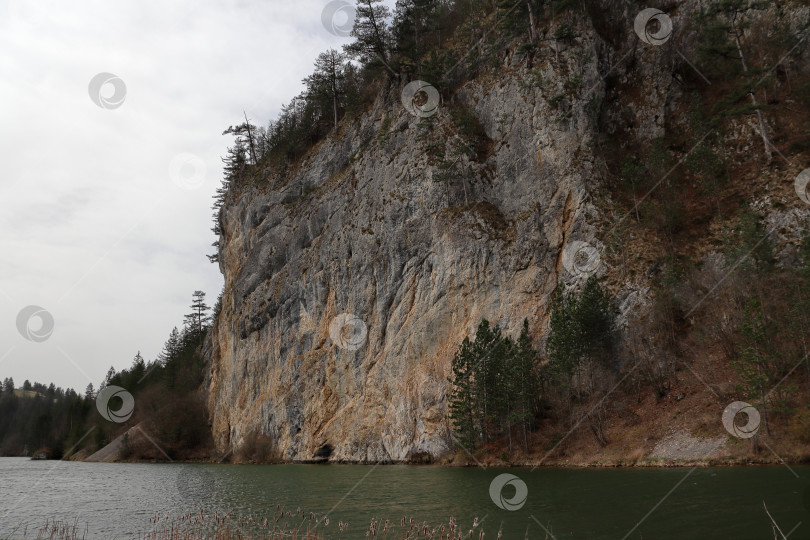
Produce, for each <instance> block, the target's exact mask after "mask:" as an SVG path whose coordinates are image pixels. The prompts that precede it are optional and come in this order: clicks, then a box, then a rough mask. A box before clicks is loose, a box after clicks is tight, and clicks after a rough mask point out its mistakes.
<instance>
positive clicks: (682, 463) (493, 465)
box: [2, 456, 810, 470]
mask: <svg viewBox="0 0 810 540" xmlns="http://www.w3.org/2000/svg"><path fill="white" fill-rule="evenodd" d="M2 457H4V458H11V459H23V458H24V459H28V460H30V461H74V462H77V463H118V464H185V465H235V466H240V465H324V466H328V465H335V466H366V467H368V466H380V465H386V466H394V465H404V466H410V467H441V468H448V469H469V468H482V469H561V470H585V469H590V470H596V469H683V468H742V467H768V466H791V465H796V466H806V465H810V456H803V457H801V458H797V459H788V460H783V461H780V460H777V459H766V458H763V459H739V458H729V459H723V458H718V459H706V460H682V459H661V458H653V459H643V460H640V461H637V462H634V463H629V462H584V463H565V462H560V461H548V462H546V463H533V462H515V463H508V462H500V461H498V462H487V463H475V462H468V463H452V462H449V461H441V460H437V461H434V462H425V461H411V460H402V461H379V462H372V461H347V460H334V461H328V460H279V461H269V462H253V461H218V460H214V459H196V460H195V459H186V460H183V459H178V460H171V461H166V460H155V459H126V460H111V461H103V462H98V461H86V460H84V459H71V458H70V457H68V458H62V459H32V457H31V456H2Z"/></svg>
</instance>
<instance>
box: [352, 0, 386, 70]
mask: <svg viewBox="0 0 810 540" xmlns="http://www.w3.org/2000/svg"><path fill="white" fill-rule="evenodd" d="M381 2H382V0H357V8H356V12H355V15H356V18H355V21H354V28H353V29H352V33H351V35H352V37H353V38H355V41H354V42H352V43H350V44H348V45H345V46H344V47H343V50H344V51H345V52H346V54H348V55H349V56H350V57H351V58H356V59H359V60H360V62H362V63H363V64H364V65H366V66H373V65H379V64H380V63H382V64H383V65H385V66H388V64H389V61H388V42H389V40H390V37H389V33H390V32H389V30H388V26H387V23H386V20H387V19H388V18H389V17H390V16H391V10H390V9H389V8H388V7H387V6H385V5H377V4H380V3H381Z"/></svg>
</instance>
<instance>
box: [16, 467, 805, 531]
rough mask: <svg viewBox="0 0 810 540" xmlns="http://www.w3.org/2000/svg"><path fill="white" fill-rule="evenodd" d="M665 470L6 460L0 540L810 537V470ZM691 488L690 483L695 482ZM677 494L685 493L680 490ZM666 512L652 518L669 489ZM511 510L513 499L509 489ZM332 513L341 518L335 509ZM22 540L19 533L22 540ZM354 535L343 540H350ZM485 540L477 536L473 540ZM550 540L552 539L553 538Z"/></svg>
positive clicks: (663, 505)
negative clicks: (198, 535) (288, 533)
mask: <svg viewBox="0 0 810 540" xmlns="http://www.w3.org/2000/svg"><path fill="white" fill-rule="evenodd" d="M793 470H794V471H795V472H796V473H797V474H798V475H799V476H800V478H799V479H796V477H794V476H793V475H792V474H791V472H790V471H789V470H788V469H787V468H785V467H756V468H725V469H696V470H694V471H693V472H692V473H691V474H690V475H689V476H687V473H689V469H661V470H559V469H553V470H549V469H538V470H536V471H534V472H530V471H529V470H528V469H478V468H475V469H447V468H439V467H415V466H413V467H411V466H379V467H373V466H356V465H276V466H261V465H249V466H248V465H245V466H241V465H186V464H103V463H72V462H44V461H30V460H28V459H23V458H0V538H6V537H8V536H9V535H12V531H13V530H14V528H15V527H17V526H19V525H21V524H24V523H28V524H29V525H34V526H37V525H41V524H42V523H43V522H44V520H45V518H51V519H54V518H55V519H62V520H71V521H72V520H73V519H75V518H79V521H80V523H86V524H87V525H88V526H89V531H90V535H91V537H92V538H132V537H137V535H138V533H143V532H146V531H148V530H149V522H148V520H149V518H150V517H151V516H152V515H153V514H154V513H155V512H158V511H161V512H166V511H177V510H179V509H180V508H182V507H185V508H195V509H198V508H200V507H205V508H207V509H209V510H213V509H227V510H234V511H236V512H242V513H249V512H259V513H264V514H266V515H272V511H273V509H275V507H276V505H279V504H280V505H282V506H286V507H288V508H291V509H292V510H293V511H295V509H296V508H297V507H299V506H300V507H301V508H302V509H303V510H306V511H307V512H309V511H313V512H329V511H330V510H331V512H330V514H329V515H330V520H331V523H330V526H329V527H328V528H329V529H331V530H332V531H336V527H335V525H336V524H337V522H338V520H343V521H348V522H349V523H350V531H351V534H350V535H348V537H351V538H363V537H364V534H365V530H366V528H367V525H368V523H369V521H370V519H371V518H372V517H376V518H378V519H382V520H385V519H391V520H393V521H396V522H397V523H398V522H399V520H400V519H401V517H402V516H403V515H407V516H413V517H414V518H416V519H418V520H420V521H427V522H428V523H433V524H438V523H441V522H445V523H446V522H447V520H448V518H449V517H451V516H453V517H455V518H456V519H457V520H458V521H459V522H460V523H462V524H464V525H465V526H467V527H469V525H470V524H471V523H472V520H473V518H474V517H476V516H477V517H478V518H479V520H483V525H482V527H483V528H484V530H485V531H486V536H485V538H490V539H494V538H496V536H497V530H498V528H499V527H502V528H503V531H504V538H524V537H525V536H526V535H527V531H528V537H529V538H545V537H546V533H545V532H544V531H543V529H542V528H541V526H540V525H538V523H537V522H536V521H535V519H536V520H537V521H539V522H540V523H542V524H543V526H544V527H546V528H547V529H548V530H549V531H550V532H551V533H553V535H554V538H557V539H560V540H562V539H564V538H565V539H570V538H582V539H589V540H593V539H608V538H610V539H622V538H625V536H626V535H628V533H629V532H630V531H631V529H633V527H634V526H635V525H636V524H637V523H638V522H639V521H640V520H642V518H644V517H645V515H647V514H648V513H649V512H650V511H652V512H651V513H650V514H649V517H647V518H646V519H645V520H644V521H643V522H642V523H641V525H640V526H638V528H636V529H635V530H634V531H633V532H632V533H631V534H629V536H626V537H627V538H634V539H638V538H644V539H675V538H677V539H682V538H689V539H692V538H700V539H703V538H717V539H738V540H739V539H749V538H750V539H755V538H756V539H769V538H773V535H772V533H771V528H770V525H769V524H768V521H767V517H766V516H765V514H764V512H763V510H762V501H763V500H764V501H765V502H766V503H767V505H768V508H769V510H770V511H771V514H772V515H773V516H774V518H775V519H776V521H777V522H778V523H779V525H780V526H781V528H782V529H783V531H784V532H785V534H787V533H788V532H789V531H790V530H792V529H793V528H794V527H795V526H796V525H797V524H798V523H799V522H802V524H801V525H800V526H799V527H798V528H796V529H795V530H794V532H793V533H792V534H791V535H790V539H791V540H799V539H810V510H808V507H810V500H809V499H810V490H808V485H809V484H810V467H793ZM503 473H511V474H514V475H516V476H518V477H519V478H520V479H521V480H522V481H524V482H525V484H526V487H527V489H528V496H527V498H526V502H525V505H524V506H523V507H522V508H520V509H519V510H514V511H509V510H503V509H500V508H498V506H496V504H495V503H494V502H493V501H492V499H491V498H490V493H489V488H490V483H491V482H492V480H493V479H494V478H495V477H497V476H498V475H500V474H503ZM684 477H686V479H685V480H684ZM679 482H680V485H679V486H678V487H677V488H675V486H676V484H679ZM673 488H675V489H674V491H672V493H671V495H669V497H667V498H666V499H665V500H664V501H663V502H662V503H661V504H660V505H659V506H657V508H655V509H654V510H653V508H654V507H656V505H657V504H658V503H659V501H661V500H662V499H663V498H664V497H665V496H666V495H667V493H668V492H670V490H673ZM503 494H504V496H505V497H506V498H507V499H511V498H512V497H513V495H514V494H515V488H514V487H509V486H507V487H506V488H504V491H503ZM333 508H334V510H332V509H333ZM15 537H19V534H17V535H14V536H12V538H15ZM346 537H347V535H344V538H346ZM476 538H477V536H476ZM549 538H551V536H549Z"/></svg>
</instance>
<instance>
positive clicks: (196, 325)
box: [184, 291, 211, 338]
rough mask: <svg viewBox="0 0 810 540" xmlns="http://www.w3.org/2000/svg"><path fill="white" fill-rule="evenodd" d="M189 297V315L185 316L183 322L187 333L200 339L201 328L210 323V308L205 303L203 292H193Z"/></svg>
mask: <svg viewBox="0 0 810 540" xmlns="http://www.w3.org/2000/svg"><path fill="white" fill-rule="evenodd" d="M191 296H192V302H191V313H188V314H187V315H186V316H185V318H184V322H185V325H186V329H187V330H188V332H189V333H191V334H196V336H195V337H199V338H202V334H203V326H204V325H205V324H206V323H207V322H209V321H210V317H209V315H208V310H209V309H211V308H210V306H208V304H206V303H205V293H204V292H203V291H194V293H192V295H191Z"/></svg>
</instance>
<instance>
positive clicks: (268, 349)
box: [207, 11, 686, 462]
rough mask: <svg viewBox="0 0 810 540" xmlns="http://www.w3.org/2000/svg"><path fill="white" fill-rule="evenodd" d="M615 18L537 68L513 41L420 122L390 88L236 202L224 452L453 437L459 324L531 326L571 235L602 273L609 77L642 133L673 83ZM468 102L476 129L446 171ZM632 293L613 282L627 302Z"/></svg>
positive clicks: (218, 362) (227, 222)
mask: <svg viewBox="0 0 810 540" xmlns="http://www.w3.org/2000/svg"><path fill="white" fill-rule="evenodd" d="M612 16H613V21H614V22H615V23H616V24H617V25H618V27H619V28H620V29H621V32H619V33H618V35H622V36H623V37H622V38H621V40H619V42H616V43H612V44H609V43H607V42H606V41H605V39H606V38H603V37H601V36H602V35H603V34H607V33H608V32H607V31H605V30H604V29H602V30H600V31H599V32H597V30H595V29H594V28H593V27H592V26H591V22H590V21H586V20H583V21H580V22H578V23H575V24H576V31H577V34H578V37H577V38H576V43H575V45H572V44H569V45H566V44H563V43H560V44H558V46H557V48H556V50H555V46H554V45H553V41H549V42H548V43H549V44H548V45H543V46H542V47H541V49H540V51H539V52H538V53H537V54H536V55H535V57H534V58H533V67H532V69H533V71H530V70H529V68H528V67H527V65H526V59H525V58H524V57H519V56H517V55H516V54H515V53H509V54H508V55H507V56H506V57H504V58H502V65H501V66H500V67H499V68H498V69H496V70H494V71H493V72H490V73H489V74H487V75H481V76H479V77H477V78H474V79H472V80H470V81H468V82H466V83H465V84H463V85H462V86H461V87H460V88H459V89H458V90H457V91H455V92H454V94H453V96H452V99H447V101H445V102H444V103H442V104H441V105H440V107H439V110H438V113H437V114H436V115H435V116H434V117H433V118H431V119H430V121H431V122H432V127H430V128H429V129H428V128H424V127H420V118H418V117H417V116H415V115H413V114H411V113H410V112H409V111H408V110H406V109H405V108H404V107H403V105H402V103H401V101H400V91H401V87H399V86H397V85H395V84H392V85H391V86H390V87H389V88H388V89H387V90H386V91H384V92H383V93H382V95H380V96H379V97H378V99H377V102H376V103H375V105H374V106H373V107H372V108H371V109H370V110H369V111H367V112H366V113H365V114H363V115H362V117H360V118H358V119H355V120H353V121H351V122H348V121H344V122H343V123H342V125H341V126H340V129H339V130H338V131H337V133H333V134H332V135H331V136H330V137H328V138H327V139H326V140H324V141H322V142H321V143H319V145H318V146H317V147H315V148H314V149H313V150H312V151H311V152H310V153H309V154H308V155H307V157H306V158H305V159H304V160H303V162H302V163H301V164H300V166H297V167H296V169H295V170H294V171H293V172H291V173H290V174H289V175H288V176H287V177H286V178H285V179H284V180H283V181H281V182H276V183H275V184H273V183H271V184H270V185H269V186H265V187H262V185H261V184H258V185H257V186H255V187H252V188H245V189H241V190H240V191H239V192H238V193H237V194H235V195H234V196H232V197H230V198H229V200H228V201H227V203H226V205H225V207H224V209H223V211H222V227H223V235H222V237H221V240H220V241H221V251H220V266H221V270H222V272H223V274H224V276H225V293H224V295H223V308H222V312H221V314H220V316H219V317H218V319H217V321H216V323H215V325H214V328H213V329H212V332H211V333H210V335H209V342H208V349H209V352H210V373H209V374H208V380H207V389H208V392H209V393H208V396H209V408H210V413H211V420H212V429H213V433H214V438H215V441H216V443H217V445H218V447H219V448H220V449H221V450H223V451H227V450H229V449H235V448H238V447H239V445H240V444H241V443H242V442H243V441H244V440H245V438H246V437H247V436H248V435H250V434H251V433H254V432H257V433H264V434H267V435H269V436H270V437H272V438H273V439H274V440H275V441H276V444H277V446H278V449H279V450H280V451H281V453H282V455H283V456H284V457H285V458H286V459H291V460H308V459H312V458H313V457H315V456H316V454H319V452H320V454H322V455H326V454H329V452H328V451H326V450H324V449H326V448H330V449H331V455H330V459H332V460H347V461H367V462H376V461H378V460H391V461H397V460H405V459H408V458H410V457H412V456H414V455H417V454H420V453H429V454H432V455H438V454H441V453H443V452H444V451H446V450H448V449H450V448H451V447H452V440H451V438H450V434H449V429H448V428H449V425H448V422H447V420H446V398H447V392H448V383H447V378H448V376H449V374H450V361H451V359H452V356H453V353H454V352H455V350H456V348H457V346H458V344H459V343H460V342H461V340H462V339H463V338H464V337H465V336H468V335H470V334H471V333H473V332H474V330H475V327H476V326H477V325H478V323H479V322H480V320H481V318H482V317H486V318H488V319H489V320H491V321H493V322H496V323H498V324H499V325H501V327H502V328H503V329H504V330H505V332H506V333H508V334H516V333H517V332H518V331H519V329H520V325H521V324H522V321H523V319H524V318H528V320H529V324H530V327H531V328H532V329H533V331H535V332H537V338H538V340H539V339H540V337H541V334H542V332H544V330H545V329H546V327H547V323H548V304H549V297H550V295H551V293H552V292H553V290H554V288H555V287H556V286H557V284H558V283H559V282H561V281H562V282H565V283H569V284H571V283H575V282H576V281H577V280H582V279H584V277H585V275H586V274H583V273H581V272H578V271H577V269H576V268H572V266H571V264H570V261H566V260H564V259H566V257H568V256H569V255H571V253H572V252H571V250H572V249H573V250H576V249H577V248H578V247H579V246H583V245H584V244H581V243H582V242H585V243H587V246H590V247H592V248H593V249H594V250H595V253H591V254H590V255H591V260H590V261H589V262H586V264H590V262H594V263H595V264H596V266H593V267H592V268H588V269H587V270H588V271H595V272H597V273H604V272H605V271H606V262H605V255H604V253H603V250H604V246H603V245H602V243H601V242H600V241H599V238H600V234H599V231H600V228H599V225H598V224H599V223H600V219H601V216H600V212H599V211H598V210H597V208H596V207H595V206H594V205H593V204H591V202H590V195H591V193H592V192H593V190H594V189H595V188H596V187H597V186H598V185H599V184H600V182H601V180H602V176H601V175H602V174H603V172H601V171H603V168H602V167H601V166H599V165H598V160H597V159H596V158H595V155H594V150H593V149H594V138H595V134H596V126H595V125H594V122H595V118H596V117H597V113H598V112H599V110H600V108H603V104H604V101H605V99H606V98H608V97H609V96H607V95H606V90H605V83H604V79H603V77H604V76H605V75H606V74H607V73H608V72H609V71H610V72H611V76H612V77H616V78H617V79H618V81H619V84H621V83H622V81H625V82H626V83H627V84H634V85H637V87H636V93H635V94H634V95H635V96H636V98H635V99H636V102H635V106H634V107H633V108H629V107H628V108H622V107H619V106H618V105H617V103H618V101H617V102H616V103H614V104H613V106H612V108H611V110H602V116H603V118H607V119H608V122H610V121H611V120H610V119H611V118H613V119H614V120H615V124H616V125H621V126H626V127H624V128H622V129H628V130H632V131H634V132H635V133H636V135H638V136H646V135H649V134H650V133H652V134H653V135H654V134H655V132H657V131H660V130H662V129H663V118H664V116H665V114H666V107H667V103H668V100H669V99H671V95H672V92H673V91H675V92H677V89H675V90H672V89H671V85H672V77H671V74H670V71H671V70H667V69H664V68H663V66H665V65H666V64H667V63H668V62H669V61H670V60H669V59H670V58H671V56H672V55H673V54H674V52H673V50H674V49H673V50H666V51H665V50H664V48H660V47H658V48H656V47H651V46H648V45H646V44H644V43H641V42H640V41H639V40H638V38H637V37H636V35H635V34H634V33H633V31H632V18H633V16H635V12H633V13H630V12H627V13H624V12H622V11H618V12H614V13H613V14H612ZM685 16H686V15H678V14H675V15H674V16H673V18H674V20H675V22H676V23H677V22H678V21H679V20H680V19H679V18H680V17H685ZM601 23H602V24H605V25H606V24H608V23H607V22H606V20H602V21H601ZM614 33H616V32H614ZM620 54H627V55H628V56H627V57H625V58H623V59H621V60H620V56H619V55H620ZM540 80H542V84H540V83H538V81H540ZM572 81H574V82H573V83H572ZM406 82H407V81H406ZM428 82H429V81H428ZM459 107H462V108H464V109H467V110H469V111H471V112H472V113H473V114H474V116H475V117H476V118H477V121H478V122H479V123H480V126H481V127H482V128H483V131H484V133H485V137H483V143H482V145H481V149H480V151H479V152H478V156H477V157H475V158H467V157H463V158H460V159H459V160H458V162H457V163H456V165H455V170H456V174H455V176H454V177H453V178H451V179H450V180H447V179H445V178H442V177H441V176H440V174H439V173H440V170H441V166H442V163H441V162H442V161H444V162H445V165H446V163H447V162H453V161H455V160H456V156H454V155H452V148H453V147H454V144H455V143H454V141H455V137H456V136H457V134H458V130H457V128H456V127H455V126H454V124H453V121H452V119H451V114H450V111H451V109H453V108H459ZM425 133H427V135H425ZM645 134H646V135H645ZM430 144H434V145H436V144H438V145H440V146H441V147H442V148H447V151H446V155H445V156H444V157H439V158H436V157H435V155H431V153H430V152H429V151H428V150H427V147H428V146H429V145H430ZM442 152H444V150H443V151H442ZM589 249H590V248H589ZM572 270H573V271H572ZM620 288H621V287H620ZM639 290H641V291H643V290H644V284H643V283H640V284H631V283H627V284H625V285H624V286H623V288H622V290H621V291H620V293H619V294H620V300H622V302H623V309H625V310H628V309H630V308H632V305H633V304H634V302H637V301H638V300H639V298H643V293H639V292H638V291H639ZM630 293H633V294H630ZM341 314H349V315H353V316H356V317H357V318H359V319H360V321H362V322H361V323H360V322H356V323H355V324H354V325H353V326H351V327H350V328H348V329H346V328H344V329H343V332H344V334H345V333H346V332H347V331H348V332H349V333H351V332H354V335H349V336H345V335H344V338H347V339H348V340H349V343H348V345H349V346H348V347H347V346H346V345H347V344H346V343H345V342H341V341H343V338H341V336H340V332H341V330H340V329H337V331H336V330H335V328H334V326H335V324H333V320H335V317H337V316H338V315H341ZM344 320H346V316H343V317H341V319H339V321H344ZM330 324H332V325H333V331H332V335H331V336H330Z"/></svg>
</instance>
